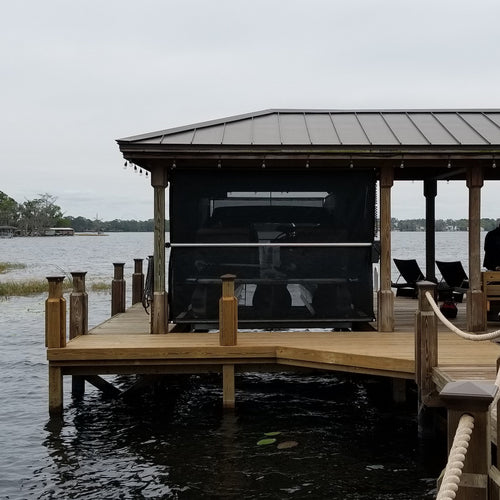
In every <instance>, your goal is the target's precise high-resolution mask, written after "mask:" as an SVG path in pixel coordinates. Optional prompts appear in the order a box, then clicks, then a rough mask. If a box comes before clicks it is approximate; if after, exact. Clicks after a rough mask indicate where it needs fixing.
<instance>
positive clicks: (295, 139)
mask: <svg viewBox="0 0 500 500" xmlns="http://www.w3.org/2000/svg"><path fill="white" fill-rule="evenodd" d="M278 118H279V126H280V134H281V141H282V143H283V144H311V139H310V138H309V132H308V130H307V127H306V120H305V118H304V113H286V114H283V113H280V114H279V115H278Z"/></svg>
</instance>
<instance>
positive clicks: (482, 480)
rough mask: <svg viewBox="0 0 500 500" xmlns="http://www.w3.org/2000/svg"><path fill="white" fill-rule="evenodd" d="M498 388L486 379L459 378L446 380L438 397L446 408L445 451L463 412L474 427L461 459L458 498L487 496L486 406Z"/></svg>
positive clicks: (487, 410) (487, 416)
mask: <svg viewBox="0 0 500 500" xmlns="http://www.w3.org/2000/svg"><path fill="white" fill-rule="evenodd" d="M497 390H498V388H497V387H496V386H495V385H494V384H491V383H489V382H483V381H478V380H461V381H458V382H450V383H448V384H446V386H445V387H444V389H443V390H442V391H441V393H440V397H441V398H442V399H443V401H445V402H446V406H447V408H448V451H450V449H451V446H452V443H453V441H454V437H455V433H456V430H457V427H458V424H459V421H460V418H461V417H462V415H464V414H467V415H471V416H472V417H473V419H474V429H473V431H472V434H471V436H470V441H469V445H468V451H467V454H466V456H465V459H464V461H463V469H462V472H461V477H460V484H459V488H458V491H457V492H456V497H455V498H456V499H457V500H468V499H471V498H474V499H476V498H477V499H484V500H487V499H488V498H489V497H488V472H489V470H490V467H491V435H490V434H491V432H490V429H491V424H490V412H489V407H490V404H491V402H492V401H493V398H494V396H495V394H496V392H497Z"/></svg>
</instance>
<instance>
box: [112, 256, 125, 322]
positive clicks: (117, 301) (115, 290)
mask: <svg viewBox="0 0 500 500" xmlns="http://www.w3.org/2000/svg"><path fill="white" fill-rule="evenodd" d="M113 266H114V278H113V281H112V282H111V316H114V315H115V314H118V313H122V312H125V280H124V279H123V267H124V266H125V264H124V263H123V262H113Z"/></svg>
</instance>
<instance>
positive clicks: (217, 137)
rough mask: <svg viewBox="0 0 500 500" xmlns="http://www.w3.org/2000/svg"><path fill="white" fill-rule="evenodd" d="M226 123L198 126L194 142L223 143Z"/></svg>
mask: <svg viewBox="0 0 500 500" xmlns="http://www.w3.org/2000/svg"><path fill="white" fill-rule="evenodd" d="M223 136H224V124H221V125H212V126H211V127H203V128H198V129H196V130H195V132H194V137H193V144H221V143H222V137H223Z"/></svg>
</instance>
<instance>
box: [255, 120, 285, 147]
mask: <svg viewBox="0 0 500 500" xmlns="http://www.w3.org/2000/svg"><path fill="white" fill-rule="evenodd" d="M253 143H254V144H281V135H280V127H279V122H278V115H276V114H272V115H267V116H258V117H256V118H254V120H253Z"/></svg>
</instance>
